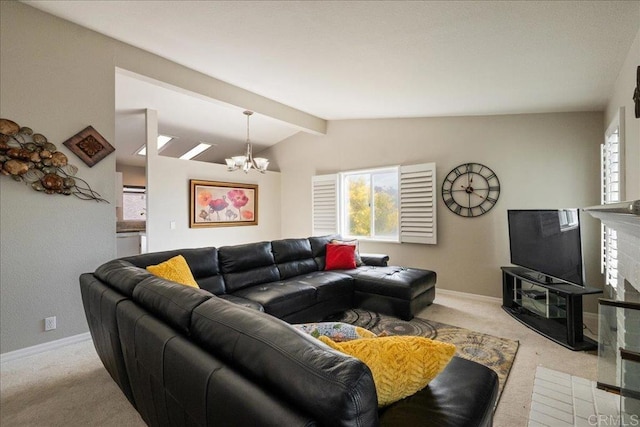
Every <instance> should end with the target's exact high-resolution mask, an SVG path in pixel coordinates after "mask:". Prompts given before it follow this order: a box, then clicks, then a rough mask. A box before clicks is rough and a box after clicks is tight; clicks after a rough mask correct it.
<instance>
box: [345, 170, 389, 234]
mask: <svg viewBox="0 0 640 427" xmlns="http://www.w3.org/2000/svg"><path fill="white" fill-rule="evenodd" d="M341 178H342V194H343V197H342V207H343V210H342V221H341V224H342V227H341V228H342V230H341V234H342V235H343V236H348V237H358V238H371V239H375V240H394V241H397V240H398V168H388V169H377V170H371V171H363V172H347V173H343V174H341Z"/></svg>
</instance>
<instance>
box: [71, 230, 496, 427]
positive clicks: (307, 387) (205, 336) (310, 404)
mask: <svg viewBox="0 0 640 427" xmlns="http://www.w3.org/2000/svg"><path fill="white" fill-rule="evenodd" d="M334 237H336V236H324V237H311V238H308V239H285V240H279V241H273V242H260V243H253V244H248V245H238V246H227V247H221V248H219V249H216V248H212V247H210V248H199V249H183V250H176V251H166V252H159V253H150V254H144V255H139V256H135V257H129V258H123V259H118V260H113V261H110V262H108V263H106V264H104V265H102V266H100V267H99V268H98V269H97V270H96V271H95V272H94V273H86V274H83V275H81V276H80V286H81V292H82V300H83V304H84V309H85V312H86V316H87V321H88V323H89V329H90V331H91V336H92V339H93V341H94V344H95V347H96V350H97V353H98V355H99V356H100V358H101V360H102V362H103V364H104V366H105V368H106V369H107V371H108V372H109V373H110V374H111V376H112V377H113V379H114V381H115V382H116V383H117V384H118V385H119V386H120V388H121V389H122V391H123V393H124V394H125V395H126V396H127V398H128V399H129V401H130V402H131V404H132V405H133V406H134V407H135V408H136V409H137V411H138V412H139V413H140V415H141V416H142V418H143V419H144V421H145V422H146V423H147V424H149V425H152V426H163V425H176V426H191V425H202V426H205V425H212V426H213V425H215V426H263V425H264V426H297V425H300V426H316V425H317V426H363V427H365V426H378V425H387V426H418V425H420V426H489V425H491V422H492V414H493V407H494V405H495V402H496V398H497V391H498V382H497V376H496V375H495V373H494V372H493V371H491V370H489V369H488V368H486V367H484V366H482V365H479V364H477V363H474V362H470V361H467V360H464V359H460V358H457V357H454V359H453V360H452V362H451V363H450V364H449V365H448V366H447V368H446V369H445V370H444V371H443V372H442V373H441V374H440V375H438V376H437V377H436V378H435V379H434V380H432V381H431V383H430V384H429V385H428V386H427V387H426V388H425V389H423V390H422V391H420V392H418V393H416V394H415V395H413V396H411V397H409V398H406V399H403V400H401V401H399V402H396V403H395V404H393V405H390V406H388V407H386V408H382V409H379V408H378V407H377V395H376V391H375V386H374V383H373V378H372V376H371V372H370V371H369V369H368V368H367V367H366V365H364V364H363V363H362V362H360V361H359V360H357V359H355V358H352V357H349V356H346V355H344V354H341V353H338V352H335V351H333V350H331V349H330V348H329V347H327V346H325V345H324V344H323V343H321V342H320V341H318V340H316V339H315V338H312V337H310V336H308V335H305V334H303V333H301V332H299V331H298V330H296V329H295V328H293V327H291V326H290V323H300V322H310V321H317V320H320V319H323V318H325V317H326V316H328V315H330V314H333V313H336V312H340V311H343V310H345V309H348V308H351V307H354V306H360V307H366V308H368V309H372V310H379V311H382V312H386V313H388V314H393V315H397V316H399V317H404V318H410V317H411V316H413V314H414V313H415V311H416V310H418V309H420V308H422V307H424V306H425V305H427V304H430V303H431V301H433V296H434V295H435V289H434V286H435V273H433V272H430V271H427V270H419V269H405V268H400V267H389V266H387V265H386V262H387V257H385V256H380V255H373V256H369V257H367V256H364V257H363V260H364V261H365V262H366V263H370V264H377V265H365V266H362V267H358V268H357V269H354V270H342V271H325V270H324V262H325V258H324V256H325V252H324V248H325V245H326V243H328V242H329V241H330V240H331V239H332V238H334ZM177 254H181V255H183V256H184V257H185V259H186V260H187V263H188V264H189V267H190V269H191V271H192V273H193V275H194V277H195V279H196V281H197V282H198V284H199V286H200V288H201V289H196V288H191V287H186V286H183V285H179V284H176V283H174V282H170V281H167V280H164V279H161V278H159V277H156V276H153V275H152V274H150V273H149V272H148V271H147V270H145V269H144V267H146V266H147V265H152V264H157V263H160V262H163V261H165V260H167V259H169V258H172V257H173V256H175V255H177Z"/></svg>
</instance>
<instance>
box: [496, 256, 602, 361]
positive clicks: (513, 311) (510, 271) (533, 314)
mask: <svg viewBox="0 0 640 427" xmlns="http://www.w3.org/2000/svg"><path fill="white" fill-rule="evenodd" d="M501 269H502V308H503V309H504V310H505V311H506V312H507V313H509V314H510V315H511V316H513V317H514V318H515V319H516V320H518V321H519V322H521V323H523V324H524V325H526V326H528V327H529V328H531V329H533V330H534V331H536V332H538V333H539V334H541V335H543V336H545V337H547V338H549V339H550V340H553V341H555V342H557V343H558V344H560V345H563V346H565V347H567V348H569V349H571V350H581V351H583V350H595V349H596V348H597V347H598V343H596V342H595V341H594V340H592V339H590V338H588V337H585V336H584V334H583V332H582V296H583V295H590V294H599V293H602V290H601V289H597V288H587V287H582V286H578V285H573V284H570V283H568V282H562V281H559V280H556V281H554V282H549V281H548V280H547V279H546V276H544V275H539V274H538V273H535V272H532V271H531V270H528V269H526V268H522V267H501ZM532 273H533V274H532Z"/></svg>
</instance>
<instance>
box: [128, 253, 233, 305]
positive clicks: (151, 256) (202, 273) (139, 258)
mask: <svg viewBox="0 0 640 427" xmlns="http://www.w3.org/2000/svg"><path fill="white" fill-rule="evenodd" d="M177 255H182V256H183V257H184V259H185V260H186V261H187V264H189V268H190V269H191V274H193V277H194V278H195V279H196V282H198V286H200V288H201V289H205V290H207V291H209V292H211V293H212V294H214V295H220V294H224V293H225V287H224V280H223V278H222V275H221V274H220V267H219V265H218V249H216V248H214V247H208V248H196V249H178V250H172V251H163V252H152V253H148V254H142V255H135V256H131V257H126V258H122V259H123V260H125V261H129V262H130V263H132V264H133V265H135V266H137V267H141V268H147V267H148V266H149V265H156V264H160V263H161V262H165V261H167V260H169V259H171V258H173V257H175V256H177Z"/></svg>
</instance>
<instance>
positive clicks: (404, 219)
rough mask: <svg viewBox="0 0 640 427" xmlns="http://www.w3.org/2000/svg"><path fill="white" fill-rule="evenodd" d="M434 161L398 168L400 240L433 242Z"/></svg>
mask: <svg viewBox="0 0 640 427" xmlns="http://www.w3.org/2000/svg"><path fill="white" fill-rule="evenodd" d="M435 181H436V164H435V163H424V164H420V165H410V166H402V167H400V241H401V242H406V243H423V244H434V245H435V244H436V242H437V239H436V237H437V234H436V191H435Z"/></svg>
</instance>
